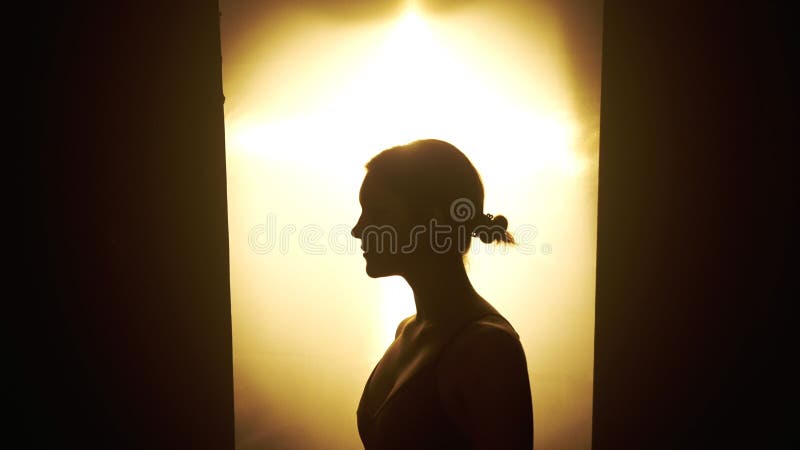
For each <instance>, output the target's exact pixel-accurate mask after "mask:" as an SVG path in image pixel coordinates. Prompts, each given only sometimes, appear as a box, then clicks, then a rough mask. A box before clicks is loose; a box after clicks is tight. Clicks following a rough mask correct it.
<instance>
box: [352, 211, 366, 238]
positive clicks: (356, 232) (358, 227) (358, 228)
mask: <svg viewBox="0 0 800 450" xmlns="http://www.w3.org/2000/svg"><path fill="white" fill-rule="evenodd" d="M362 219H363V217H362V216H359V218H358V222H356V224H355V226H353V229H352V230H350V235H351V236H353V237H354V238H356V239H361V233H362V232H363V228H364V226H363V225H362V223H361V222H362Z"/></svg>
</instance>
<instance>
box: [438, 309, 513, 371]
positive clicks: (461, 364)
mask: <svg viewBox="0 0 800 450" xmlns="http://www.w3.org/2000/svg"><path fill="white" fill-rule="evenodd" d="M525 359H526V358H525V353H524V351H523V349H522V343H521V342H520V338H519V334H518V333H517V332H516V330H514V328H513V327H512V326H511V324H510V323H508V322H507V321H506V320H505V319H502V318H499V317H496V316H495V317H488V318H484V319H481V320H478V321H476V322H474V323H471V324H469V325H468V326H467V327H466V328H465V329H463V330H462V331H461V333H459V334H458V335H457V336H455V338H454V339H453V341H452V342H451V344H450V345H449V346H448V348H447V349H446V351H445V352H444V354H443V356H442V364H443V366H445V369H446V368H447V367H448V366H451V367H452V366H455V368H456V369H461V370H457V371H458V372H461V371H462V370H463V369H465V368H470V369H476V370H477V369H481V370H483V371H487V370H491V369H492V367H495V368H496V369H499V370H501V369H502V368H503V367H507V366H509V365H515V366H519V365H520V364H526V361H525Z"/></svg>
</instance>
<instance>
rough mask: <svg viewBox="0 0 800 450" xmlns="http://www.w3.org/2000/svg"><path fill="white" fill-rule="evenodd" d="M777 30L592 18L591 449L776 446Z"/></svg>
mask: <svg viewBox="0 0 800 450" xmlns="http://www.w3.org/2000/svg"><path fill="white" fill-rule="evenodd" d="M787 17H791V15H790V14H789V13H788V11H778V10H777V8H775V9H773V6H772V5H768V4H759V5H755V4H752V3H751V4H746V5H745V4H742V5H738V4H735V3H732V2H703V3H698V2H647V4H646V5H645V4H644V3H642V2H621V1H606V2H605V10H604V28H603V29H604V32H603V75H602V105H601V132H600V135H601V141H600V180H599V213H598V261H597V299H596V306H597V322H596V340H595V345H596V352H595V377H594V389H595V390H594V393H595V398H594V422H593V424H594V431H593V447H594V448H595V449H598V450H599V449H603V450H621V449H677V448H681V449H686V448H771V447H773V446H774V442H776V441H777V442H780V441H781V440H784V439H787V436H786V433H787V431H788V430H790V429H791V427H790V426H789V425H788V421H787V417H789V416H788V415H785V414H784V411H783V409H782V408H781V405H785V404H786V399H787V398H788V396H789V392H792V391H793V390H794V387H792V385H793V384H794V383H795V381H793V380H790V379H789V376H788V374H789V373H791V371H788V370H786V368H785V367H784V364H785V362H786V361H787V356H788V355H789V354H791V352H792V351H791V350H789V348H788V346H789V345H792V344H791V341H790V340H789V329H790V328H791V327H790V325H789V323H788V320H789V318H790V317H792V315H791V314H789V312H788V311H789V309H788V304H787V302H786V300H789V298H791V297H793V296H791V295H788V294H786V292H784V291H782V290H781V289H782V288H783V289H787V288H788V285H789V278H788V276H789V273H790V272H789V271H790V261H791V259H793V258H794V250H795V249H796V247H795V246H794V243H793V241H794V236H793V234H794V233H795V231H794V230H796V229H797V222H796V218H795V217H794V216H795V214H794V213H796V209H797V208H796V203H797V197H796V191H795V189H796V188H795V185H794V181H793V179H794V178H796V177H795V175H794V172H796V170H797V169H796V167H797V165H796V161H797V159H796V157H795V156H794V155H795V154H796V151H797V148H798V145H797V132H796V129H797V128H796V127H797V107H796V105H797V98H796V91H797V88H796V85H797V79H798V78H797V74H796V73H792V70H793V69H792V68H791V67H790V66H791V65H792V64H793V62H792V61H793V60H794V59H796V58H795V56H793V52H790V51H789V45H788V42H789V41H788V36H789V30H790V29H791V28H790V27H789V21H788V19H786V18H787ZM776 406H777V407H776Z"/></svg>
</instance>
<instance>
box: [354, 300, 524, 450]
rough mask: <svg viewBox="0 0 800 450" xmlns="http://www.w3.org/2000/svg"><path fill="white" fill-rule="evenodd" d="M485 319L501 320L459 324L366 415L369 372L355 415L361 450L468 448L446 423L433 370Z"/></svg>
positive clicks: (456, 429) (447, 419) (454, 428)
mask: <svg viewBox="0 0 800 450" xmlns="http://www.w3.org/2000/svg"><path fill="white" fill-rule="evenodd" d="M488 316H498V317H500V318H503V317H502V316H500V315H498V314H488V315H486V316H483V317H481V318H479V319H476V320H474V321H469V322H467V323H465V324H464V325H462V326H461V327H460V328H459V329H457V330H456V331H455V332H454V333H453V334H452V335H451V336H450V338H449V339H448V341H447V343H446V344H445V345H444V346H442V347H441V349H440V350H439V352H438V354H436V355H434V357H433V358H432V359H431V360H430V361H429V362H428V363H427V364H425V365H424V366H423V367H420V368H419V369H417V371H416V372H415V373H414V374H413V375H412V376H411V378H409V379H408V380H406V382H405V383H403V385H402V386H400V387H399V388H398V390H397V391H396V392H395V393H394V395H392V396H391V397H390V398H388V399H387V401H384V403H383V404H382V405H381V406H380V407H379V408H378V410H377V411H376V412H375V413H374V414H372V415H370V414H369V413H368V412H367V411H364V406H363V405H364V398H365V397H366V393H367V391H368V389H369V384H370V381H372V375H374V374H375V369H374V368H373V369H372V373H371V374H370V376H369V379H368V380H367V383H366V385H365V386H364V392H363V393H362V395H361V400H360V401H359V404H358V410H357V412H356V416H357V419H358V433H359V435H360V436H361V442H362V443H363V444H364V448H365V450H390V449H398V450H399V449H403V450H412V449H420V450H422V449H431V450H433V449H436V450H447V449H469V448H470V443H469V440H468V438H467V436H466V435H464V434H463V433H462V432H461V430H460V429H459V428H458V427H457V426H456V424H455V423H453V422H452V421H451V420H450V418H449V417H448V416H447V413H446V412H445V410H444V407H443V405H442V401H441V398H440V397H439V390H438V387H437V379H436V375H437V370H436V369H437V367H438V363H439V360H440V359H441V356H442V354H443V353H444V352H445V351H446V350H447V347H448V346H449V345H450V344H451V343H452V342H453V341H454V339H455V338H456V337H457V336H458V335H459V334H460V333H461V332H462V331H463V330H464V329H466V328H467V327H468V326H469V325H472V324H474V323H475V322H477V321H479V320H481V319H483V318H485V317H488ZM503 320H505V319H504V318H503ZM506 322H507V321H506ZM509 326H510V324H509ZM512 329H513V328H512ZM378 364H380V361H379V362H378ZM375 367H376V368H377V367H378V365H377V364H376V365H375Z"/></svg>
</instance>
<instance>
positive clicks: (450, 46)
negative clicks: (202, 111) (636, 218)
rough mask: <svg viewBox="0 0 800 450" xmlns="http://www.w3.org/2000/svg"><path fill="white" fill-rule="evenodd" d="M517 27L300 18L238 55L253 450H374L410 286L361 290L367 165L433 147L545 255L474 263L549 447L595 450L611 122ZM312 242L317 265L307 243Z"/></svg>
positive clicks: (245, 357)
mask: <svg viewBox="0 0 800 450" xmlns="http://www.w3.org/2000/svg"><path fill="white" fill-rule="evenodd" d="M222 11H223V47H225V46H227V45H230V43H231V41H233V38H230V40H228V41H226V40H225V34H224V33H225V32H226V29H225V22H224V19H225V8H224V2H223V8H222ZM514 14H515V11H513V10H503V9H492V7H490V6H486V5H475V6H471V7H462V8H459V9H456V10H454V11H453V12H451V13H448V14H443V15H433V14H427V13H426V12H425V11H423V10H421V9H417V8H414V7H410V8H409V9H408V10H406V11H405V12H404V13H403V14H401V15H400V16H399V17H395V18H393V19H392V20H382V21H371V22H364V23H360V22H350V21H337V20H334V19H326V18H321V17H318V16H316V15H314V14H313V13H311V12H309V11H306V10H303V9H301V8H300V7H298V8H296V11H295V13H294V15H286V16H280V17H282V20H285V22H286V25H285V27H284V28H280V27H279V26H278V24H274V25H273V26H272V27H266V26H265V27H264V30H266V31H264V32H263V34H260V33H252V34H250V35H248V36H247V38H246V39H245V38H243V37H242V38H241V39H240V40H239V41H236V42H248V43H249V44H248V45H243V44H242V45H240V46H239V47H241V48H244V49H246V50H241V51H240V52H239V53H236V54H228V53H225V54H224V57H225V59H224V65H223V70H224V73H223V75H224V77H223V78H224V80H225V85H224V87H225V94H226V99H227V100H226V104H225V107H226V111H225V114H226V135H227V142H226V147H227V162H228V192H229V194H228V195H229V197H228V203H229V228H230V242H231V290H232V308H233V309H232V314H233V332H234V356H235V371H236V372H235V378H236V413H237V436H239V438H238V439H239V440H238V441H237V446H238V448H239V449H240V450H242V449H247V448H258V445H259V444H258V442H262V441H259V439H262V440H263V439H266V438H265V437H264V436H281V435H284V436H289V437H287V438H286V439H289V440H291V442H292V444H291V445H290V444H286V446H287V447H289V446H293V445H296V446H299V447H302V448H320V449H323V448H326V449H327V448H360V447H359V446H360V441H359V440H358V435H357V430H356V425H355V410H356V406H357V403H358V399H359V397H360V395H361V390H362V389H363V387H364V382H365V381H366V377H367V376H368V375H369V372H370V371H371V370H372V367H373V366H374V364H375V363H376V362H377V361H378V359H379V358H380V357H381V355H382V354H383V351H384V350H385V349H386V347H387V346H388V344H389V343H390V342H391V341H392V339H394V333H395V329H396V327H397V324H398V322H399V321H400V320H401V319H402V318H404V317H406V316H408V315H410V314H413V312H414V302H413V297H412V294H411V291H410V289H409V288H408V286H407V285H406V284H405V283H404V282H403V280H402V279H401V278H399V277H390V278H385V279H379V280H373V279H370V278H368V277H367V276H366V274H365V273H364V262H363V259H362V257H361V256H360V253H359V252H357V251H356V250H357V248H358V247H357V244H356V243H355V242H354V239H352V238H351V237H349V230H350V227H352V225H353V224H354V223H355V221H356V220H357V218H358V215H359V213H360V207H359V204H358V189H359V186H360V183H361V181H362V179H363V175H364V169H363V166H364V164H365V163H366V162H367V160H368V159H369V158H370V157H371V156H373V155H374V154H376V153H377V152H378V151H380V150H382V149H384V148H388V147H391V146H394V145H397V144H403V143H407V142H410V141H412V140H416V139H421V138H438V139H443V140H447V141H449V142H451V143H453V144H454V145H456V146H457V147H459V148H460V149H461V150H462V151H464V152H465V153H466V154H467V156H469V158H470V159H471V160H472V162H473V163H474V164H475V166H476V167H477V169H478V170H479V172H480V173H481V176H482V178H483V181H484V184H485V186H486V203H485V204H486V212H490V213H495V214H503V215H506V216H507V217H508V218H509V220H510V230H511V231H512V232H514V231H515V230H517V229H519V227H523V226H529V227H535V232H534V238H533V239H532V240H531V241H530V246H531V248H533V251H534V252H533V253H529V254H521V253H520V252H518V251H515V250H513V249H512V250H509V251H508V254H505V255H502V254H498V251H497V250H494V254H491V253H490V250H491V249H490V248H488V247H486V246H483V245H475V246H474V248H473V251H472V254H471V255H470V256H469V270H470V277H471V279H472V281H473V284H474V285H475V286H476V288H477V289H478V291H479V292H480V293H481V294H482V295H483V296H484V297H486V298H487V299H489V301H490V302H491V303H492V304H493V305H495V307H497V308H498V309H499V310H500V311H501V312H502V313H503V314H504V315H506V317H508V318H509V320H511V322H512V323H513V324H514V325H515V327H516V328H517V331H518V332H519V333H520V335H521V336H522V337H523V345H524V346H525V349H526V353H527V355H528V362H529V370H530V372H531V375H532V380H533V383H532V386H533V392H534V407H535V415H536V442H537V443H536V445H537V447H539V446H542V447H543V448H545V447H546V448H588V443H589V436H590V434H589V433H590V431H591V380H592V358H593V353H592V352H593V332H594V268H595V248H596V234H595V225H596V200H597V193H596V185H597V139H596V137H597V129H596V128H597V122H596V121H587V120H586V117H596V116H597V114H599V110H598V111H595V110H591V111H587V110H585V107H584V105H582V104H581V103H580V102H577V101H576V100H575V99H574V98H573V89H572V86H571V84H570V83H571V82H570V79H569V76H568V75H567V66H566V64H567V63H566V62H565V58H566V56H565V54H566V51H567V50H566V47H565V45H566V44H565V43H564V42H563V39H562V37H561V36H562V30H561V29H560V28H559V26H558V21H556V20H554V19H553V17H552V14H551V13H550V12H549V11H548V10H547V9H541V10H536V11H534V12H531V11H528V10H526V12H525V14H528V15H529V16H530V17H529V19H530V20H528V22H527V27H523V26H522V25H520V24H519V21H517V20H515V19H514ZM519 14H522V13H519ZM532 25H535V26H532ZM274 29H279V30H282V31H280V32H278V31H275V32H272V31H270V30H274ZM531 30H535V31H531ZM270 32H271V33H272V34H269V33H270ZM231 35H232V34H231ZM239 47H237V48H239ZM598 50H599V47H598ZM598 76H599V73H598ZM581 108H584V109H581ZM270 221H272V222H270ZM259 226H261V228H258V227H259ZM292 226H293V227H294V230H293V231H292V228H291V227H292ZM312 229H317V230H318V231H319V232H320V233H321V234H320V237H319V238H318V239H316V241H315V242H316V246H315V245H310V244H309V242H311V241H314V239H313V238H311V239H309V238H308V236H309V235H308V234H306V235H305V239H304V238H303V237H302V234H303V230H306V232H311V231H309V230H312ZM254 230H256V231H257V230H262V231H263V233H261V234H258V233H256V234H258V236H255V234H254ZM269 230H273V232H274V233H273V234H274V235H273V236H271V237H270V236H268V235H269V234H270V233H269ZM281 232H283V237H281ZM254 236H255V237H254ZM254 239H255V241H254ZM270 241H272V242H273V243H274V244H275V246H274V247H272V248H271V250H270V251H266V248H267V245H266V244H267V243H268V242H270ZM332 241H333V242H336V243H341V244H342V245H344V246H350V248H351V250H352V251H350V252H347V251H336V250H335V249H334V248H333V246H332V244H331V242H332ZM253 242H260V243H261V244H259V245H264V247H261V250H258V249H254V247H253V245H254V244H253ZM282 244H283V248H281V245H282ZM267 418H268V419H267ZM303 430H314V432H313V433H310V432H305V431H303ZM281 433H283V434H281ZM259 436H260V437H259ZM270 439H271V438H270ZM275 439H277V438H275ZM292 439H293V440H292ZM270 442H277V441H270ZM287 442H288V441H287ZM565 442H568V443H569V444H564V443H565ZM573 444H574V446H570V445H573ZM565 445H566V446H565Z"/></svg>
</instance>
